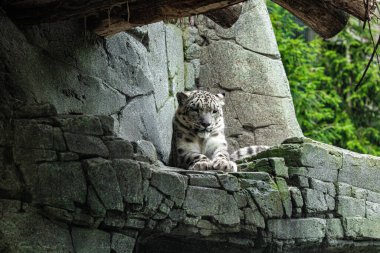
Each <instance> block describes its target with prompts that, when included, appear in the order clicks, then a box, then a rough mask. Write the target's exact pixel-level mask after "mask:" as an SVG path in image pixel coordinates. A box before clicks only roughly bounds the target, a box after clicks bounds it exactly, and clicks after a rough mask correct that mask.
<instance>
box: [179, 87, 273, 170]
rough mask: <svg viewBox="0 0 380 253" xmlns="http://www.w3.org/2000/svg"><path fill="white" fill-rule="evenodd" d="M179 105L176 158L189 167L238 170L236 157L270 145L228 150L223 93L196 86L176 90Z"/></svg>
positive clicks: (250, 153)
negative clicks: (213, 92) (231, 151)
mask: <svg viewBox="0 0 380 253" xmlns="http://www.w3.org/2000/svg"><path fill="white" fill-rule="evenodd" d="M176 96H177V100H178V109H177V111H176V113H175V116H174V121H173V138H172V141H173V150H172V153H173V155H174V156H173V160H172V164H173V165H174V166H176V167H180V168H184V169H188V170H198V171H204V170H220V171H226V172H236V171H237V165H236V163H235V161H236V160H238V159H241V158H243V157H245V156H248V155H254V154H256V153H258V152H261V151H263V150H266V149H268V148H269V147H268V146H251V147H246V148H242V149H240V150H238V151H236V152H234V153H232V154H231V156H230V154H229V153H228V151H227V150H228V147H227V141H226V137H225V134H224V128H225V125H224V117H223V106H224V104H225V99H224V98H225V95H224V93H219V94H216V95H215V94H212V93H210V92H208V91H203V90H194V91H186V92H178V93H177V95H176Z"/></svg>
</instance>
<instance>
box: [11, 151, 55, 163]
mask: <svg viewBox="0 0 380 253" xmlns="http://www.w3.org/2000/svg"><path fill="white" fill-rule="evenodd" d="M13 158H14V160H15V163H16V164H30V163H36V162H52V161H56V160H57V152H55V151H54V150H45V149H25V148H13Z"/></svg>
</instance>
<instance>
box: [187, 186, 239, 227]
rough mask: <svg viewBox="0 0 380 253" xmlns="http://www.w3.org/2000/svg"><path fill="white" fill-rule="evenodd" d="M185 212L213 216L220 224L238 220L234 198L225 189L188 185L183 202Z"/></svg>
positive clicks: (230, 223)
mask: <svg viewBox="0 0 380 253" xmlns="http://www.w3.org/2000/svg"><path fill="white" fill-rule="evenodd" d="M183 208H184V209H185V210H186V212H187V213H188V214H190V215H193V216H213V217H214V218H215V220H217V221H218V222H219V223H221V224H225V225H233V224H238V223H239V222H240V219H239V210H238V208H237V204H236V202H235V200H234V198H233V197H232V196H231V195H229V194H227V192H226V191H222V190H218V189H211V188H203V187H198V186H189V187H188V190H187V194H186V199H185V202H184V204H183Z"/></svg>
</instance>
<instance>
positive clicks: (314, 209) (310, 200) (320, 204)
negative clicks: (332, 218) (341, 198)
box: [302, 189, 328, 213]
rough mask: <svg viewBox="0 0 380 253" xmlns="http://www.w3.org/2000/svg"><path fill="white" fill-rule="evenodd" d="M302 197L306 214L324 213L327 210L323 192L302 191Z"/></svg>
mask: <svg viewBox="0 0 380 253" xmlns="http://www.w3.org/2000/svg"><path fill="white" fill-rule="evenodd" d="M302 196H303V199H304V203H305V207H306V210H307V212H308V213H318V212H325V211H327V210H328V207H327V203H326V199H325V196H324V194H323V192H320V191H316V190H313V189H303V190H302Z"/></svg>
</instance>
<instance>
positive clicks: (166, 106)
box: [0, 0, 302, 162]
mask: <svg viewBox="0 0 380 253" xmlns="http://www.w3.org/2000/svg"><path fill="white" fill-rule="evenodd" d="M0 15H1V16H0V23H1V26H0V35H1V37H2V39H1V41H0V62H1V63H0V74H1V75H0V85H1V86H0V89H1V90H2V93H1V94H0V99H1V101H10V100H12V101H18V102H20V101H26V102H27V103H36V102H37V103H49V104H52V105H54V107H55V108H56V109H57V111H58V112H59V113H78V114H96V115H107V116H111V117H112V118H113V119H114V120H115V121H116V124H115V132H116V133H117V134H118V135H119V136H120V137H122V138H124V139H127V140H129V141H138V140H142V139H144V140H148V141H150V142H152V143H153V144H154V146H155V147H156V149H157V151H158V155H159V158H160V159H161V160H162V161H164V162H167V161H168V157H169V153H170V148H171V139H170V138H168V136H171V135H172V124H171V122H172V117H173V115H174V111H175V109H176V100H175V96H174V94H175V93H176V92H178V91H182V90H184V89H185V87H186V89H194V88H196V87H197V86H200V87H203V88H206V89H211V90H213V91H215V92H216V91H218V92H219V91H225V92H227V93H228V94H227V106H226V113H225V114H226V123H227V130H228V131H227V134H228V136H229V138H228V139H229V142H230V146H231V149H235V148H237V147H238V146H246V145H252V144H255V143H257V144H279V143H280V142H281V141H282V140H283V139H285V138H287V137H290V136H300V135H302V133H301V131H300V129H299V127H298V124H297V122H296V118H295V115H294V112H293V105H292V101H291V97H290V93H289V87H288V83H287V79H286V75H285V72H284V69H283V67H282V63H281V60H280V56H279V53H278V50H277V45H276V42H275V38H274V35H273V31H272V28H271V24H270V21H269V17H268V13H267V11H266V8H265V4H264V2H263V1H262V0H252V1H248V2H247V4H246V5H245V7H244V14H243V15H242V16H241V17H240V19H239V21H238V22H237V23H236V24H235V26H234V27H233V28H231V29H228V30H223V29H221V28H220V27H218V26H216V25H215V24H214V23H213V22H211V21H209V20H206V19H205V18H201V17H200V18H197V19H196V22H195V25H189V26H187V27H183V26H182V25H173V24H164V23H162V22H161V23H156V24H152V25H148V26H144V27H141V28H136V29H133V30H131V31H129V32H122V33H119V34H117V35H115V36H112V37H110V38H98V37H93V36H92V35H91V34H89V33H88V32H87V31H86V27H85V26H84V25H83V21H68V22H61V23H55V24H48V25H41V26H33V27H21V28H19V27H17V26H16V25H15V24H13V23H12V21H11V20H10V19H9V18H7V17H6V16H4V14H3V13H1V14H0ZM215 84H217V86H215ZM268 104H270V105H271V106H267V105H268ZM47 106H48V105H47ZM50 109H51V108H49V107H47V108H45V109H44V110H46V111H48V110H50ZM237 112H239V114H237ZM20 113H24V115H25V114H27V113H26V112H20ZM32 116H33V115H32ZM62 120H63V121H64V119H62ZM64 124H65V126H63V128H64V130H68V131H67V133H66V134H67V135H69V136H68V137H67V138H68V142H69V143H68V145H71V146H72V147H78V148H81V149H87V150H81V151H82V153H85V154H88V155H101V156H104V155H106V154H105V153H104V152H105V149H104V147H100V146H99V145H98V144H99V140H98V139H97V138H92V137H91V138H86V139H81V140H79V138H80V137H79V136H77V135H76V134H77V131H76V129H80V128H81V126H80V125H77V124H76V123H75V122H66V123H64ZM92 124H97V125H99V122H92ZM67 126H69V127H70V128H71V129H66V127H67ZM33 127H38V126H33ZM29 130H30V133H33V131H34V130H35V128H30V129H29ZM45 130H46V131H47V132H50V134H51V129H45ZM94 131H97V134H95V136H96V135H99V134H101V132H99V129H97V128H95V126H94ZM70 137H71V138H70ZM46 138H51V137H49V136H46ZM75 140H78V141H79V142H81V143H88V145H94V146H97V147H98V148H99V149H97V150H93V149H91V150H88V148H87V147H80V146H79V145H78V143H76V142H75ZM43 141H48V139H44V140H41V142H43ZM36 144H44V143H30V145H36Z"/></svg>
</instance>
